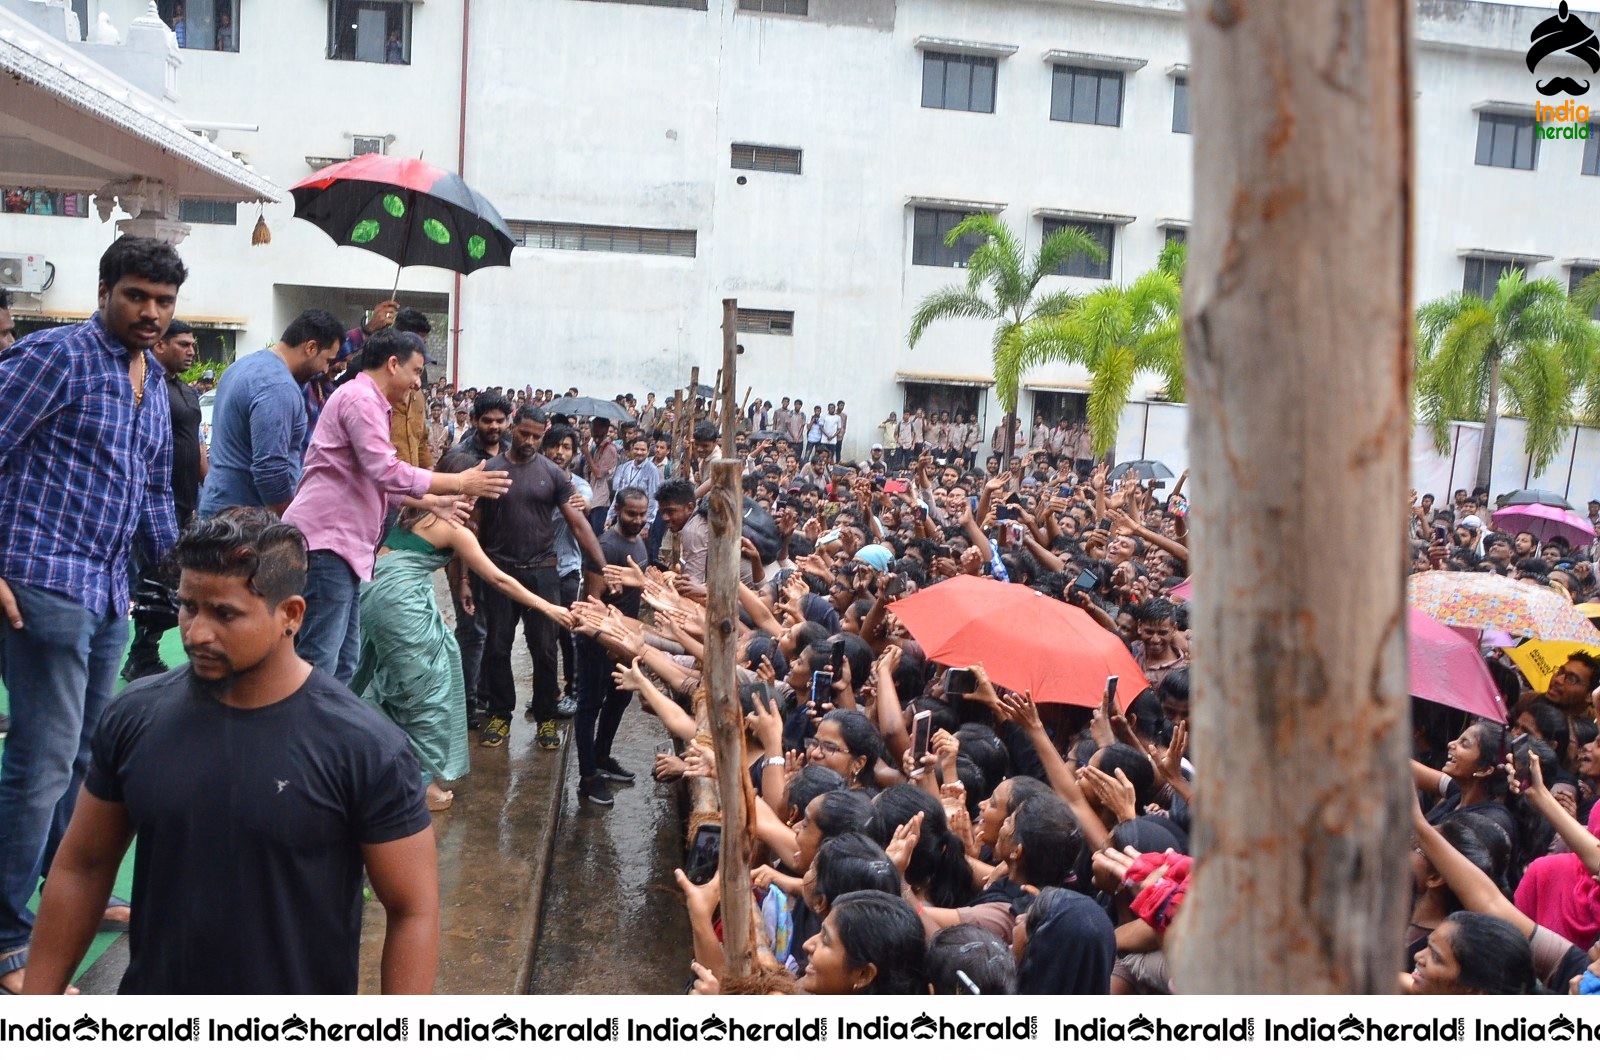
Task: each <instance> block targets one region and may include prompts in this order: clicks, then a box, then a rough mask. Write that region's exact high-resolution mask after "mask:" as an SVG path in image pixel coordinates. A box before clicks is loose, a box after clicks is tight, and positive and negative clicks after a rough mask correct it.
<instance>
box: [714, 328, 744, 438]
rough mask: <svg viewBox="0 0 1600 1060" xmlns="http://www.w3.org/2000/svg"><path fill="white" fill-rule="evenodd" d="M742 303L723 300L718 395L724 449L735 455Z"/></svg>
mask: <svg viewBox="0 0 1600 1060" xmlns="http://www.w3.org/2000/svg"><path fill="white" fill-rule="evenodd" d="M738 317H739V302H738V300H737V299H734V298H724V299H723V300H722V371H721V372H719V373H718V374H717V382H718V384H719V385H720V386H721V388H722V389H721V392H720V393H719V394H718V397H719V398H720V399H721V401H722V420H721V422H720V424H719V426H720V428H721V429H722V451H723V453H725V454H726V455H728V456H732V455H733V432H734V431H735V430H736V429H737V424H738V422H739V404H738V402H737V401H735V400H734V395H735V394H737V393H738V392H739V391H738V389H737V381H736V377H737V376H738V374H739V338H738Z"/></svg>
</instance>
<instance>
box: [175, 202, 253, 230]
mask: <svg viewBox="0 0 1600 1060" xmlns="http://www.w3.org/2000/svg"><path fill="white" fill-rule="evenodd" d="M178 220H180V221H186V222H188V223H189V224H195V225H236V224H238V223H239V204H238V203H236V202H212V201H210V200H209V199H179V200H178Z"/></svg>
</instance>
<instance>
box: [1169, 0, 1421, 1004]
mask: <svg viewBox="0 0 1600 1060" xmlns="http://www.w3.org/2000/svg"><path fill="white" fill-rule="evenodd" d="M1411 9H1412V2H1411V0H1343V2H1341V3H1338V4H1284V3H1281V2H1280V0H1216V2H1214V3H1202V4H1195V5H1192V6H1191V8H1190V27H1191V36H1192V39H1191V44H1192V53H1193V68H1192V71H1191V74H1190V83H1189V84H1190V100H1191V105H1192V107H1193V122H1194V125H1193V127H1194V142H1195V176H1194V188H1195V208H1194V220H1195V224H1194V230H1193V234H1192V237H1191V242H1190V257H1189V264H1188V271H1187V276H1186V277H1185V284H1184V292H1183V293H1184V336H1185V340H1186V344H1187V351H1188V372H1189V386H1188V390H1189V400H1190V402H1191V406H1190V407H1191V413H1190V417H1189V423H1190V442H1189V451H1190V456H1191V462H1192V463H1193V465H1194V498H1195V514H1194V530H1193V533H1194V542H1193V546H1192V547H1193V550H1194V556H1195V563H1194V580H1195V593H1194V601H1195V603H1194V608H1195V615H1194V618H1193V625H1194V628H1195V629H1196V630H1198V631H1199V633H1198V634H1197V641H1196V648H1195V655H1194V658H1195V683H1194V706H1193V711H1192V716H1193V722H1192V723H1193V726H1194V735H1193V740H1194V749H1195V752H1196V753H1195V760H1196V761H1197V762H1198V763H1199V764H1200V769H1201V775H1200V777H1199V790H1198V792H1197V796H1196V812H1197V815H1198V817H1197V828H1196V833H1195V849H1196V853H1197V855H1198V858H1199V861H1198V864H1197V867H1196V876H1195V879H1194V881H1193V886H1192V890H1191V892H1190V894H1189V897H1188V899H1187V901H1186V905H1185V907H1184V909H1183V911H1182V913H1181V914H1180V916H1179V918H1178V921H1177V924H1176V927H1175V930H1176V932H1177V935H1176V937H1175V938H1174V939H1173V940H1171V946H1172V949H1173V956H1174V958H1175V978H1176V983H1177V986H1178V988H1179V989H1180V990H1181V991H1183V992H1185V993H1284V992H1307V993H1310V992H1332V993H1367V992H1392V991H1393V990H1395V989H1396V978H1397V973H1398V972H1399V971H1400V970H1401V969H1400V963H1401V947H1400V944H1399V940H1400V938H1401V935H1402V929H1403V927H1404V925H1405V922H1406V916H1405V913H1406V903H1407V901H1408V900H1409V885H1408V882H1407V876H1406V864H1407V862H1406V851H1407V844H1408V838H1409V835H1410V817H1409V811H1408V806H1409V803H1410V801H1411V799H1412V797H1413V796H1412V794H1411V792H1410V790H1409V789H1410V780H1409V778H1408V775H1407V772H1406V755H1407V750H1408V744H1409V737H1410V723H1409V714H1408V709H1407V693H1406V654H1405V630H1406V599H1405V584H1404V581H1403V575H1402V572H1403V571H1404V569H1405V568H1404V560H1405V556H1404V554H1403V553H1404V528H1405V490H1406V458H1407V442H1408V440H1409V439H1410V437H1411V386H1410V384H1411V363H1412V361H1411V322H1410V292H1411V223H1412V211H1413V205H1412V194H1413V193H1412V179H1413V170H1412V99H1411V94H1412V89H1411V69H1412V62H1411V48H1412V42H1411V28H1412V27H1411V20H1412V14H1411ZM1291 569H1292V571H1293V576H1290V573H1289V572H1290V570H1291Z"/></svg>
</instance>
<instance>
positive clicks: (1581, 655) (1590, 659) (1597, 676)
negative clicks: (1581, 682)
mask: <svg viewBox="0 0 1600 1060" xmlns="http://www.w3.org/2000/svg"><path fill="white" fill-rule="evenodd" d="M1574 659H1576V660H1578V661H1579V662H1581V663H1583V664H1584V665H1586V666H1587V667H1589V691H1590V692H1593V691H1594V690H1595V689H1596V688H1600V656H1595V655H1591V654H1590V653H1589V652H1586V651H1575V652H1573V653H1572V654H1571V655H1569V656H1567V662H1571V661H1572V660H1574Z"/></svg>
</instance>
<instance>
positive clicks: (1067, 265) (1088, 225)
mask: <svg viewBox="0 0 1600 1060" xmlns="http://www.w3.org/2000/svg"><path fill="white" fill-rule="evenodd" d="M1119 227H1120V226H1119V225H1115V224H1113V223H1111V222H1110V221H1075V220H1073V219H1071V218H1069V217H1046V218H1045V219H1044V226H1043V232H1042V238H1044V239H1049V238H1050V237H1051V236H1052V235H1054V234H1055V233H1057V232H1059V231H1061V229H1063V228H1081V229H1083V230H1084V231H1085V232H1088V233H1089V235H1090V237H1091V238H1093V239H1094V241H1095V242H1097V243H1099V244H1100V245H1101V246H1102V247H1104V248H1105V252H1106V256H1105V259H1104V260H1103V261H1095V260H1094V259H1093V258H1091V257H1089V255H1087V254H1074V255H1072V257H1070V258H1068V259H1067V260H1066V261H1063V262H1062V263H1061V264H1060V265H1058V266H1056V271H1055V275H1056V276H1076V277H1079V278H1081V279H1085V280H1109V279H1111V266H1112V264H1113V263H1114V262H1115V261H1116V254H1117V229H1118V228H1119Z"/></svg>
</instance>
